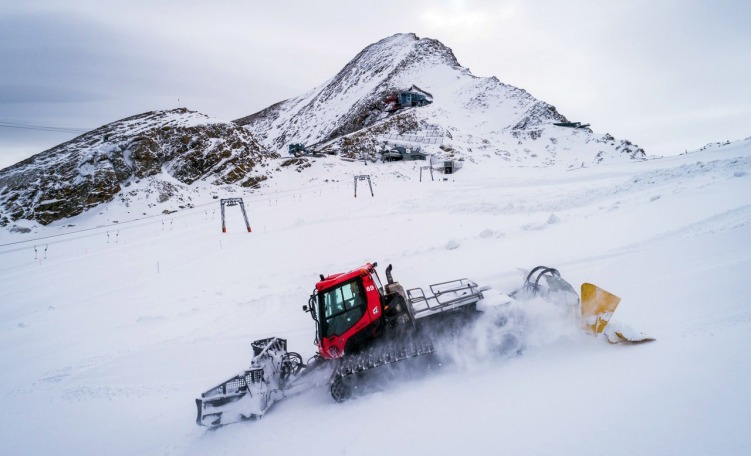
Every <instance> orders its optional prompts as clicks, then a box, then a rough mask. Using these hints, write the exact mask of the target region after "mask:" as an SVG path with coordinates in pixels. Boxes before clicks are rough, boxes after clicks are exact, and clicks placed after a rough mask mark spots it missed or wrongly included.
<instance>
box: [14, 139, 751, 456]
mask: <svg viewBox="0 0 751 456" xmlns="http://www.w3.org/2000/svg"><path fill="white" fill-rule="evenodd" d="M326 160H332V159H330V158H326V159H320V160H318V161H317V162H316V163H315V164H314V166H313V168H312V169H310V170H307V171H305V172H303V173H299V174H298V173H294V172H290V173H286V174H285V175H281V176H279V177H278V178H277V177H275V178H274V179H273V180H272V181H274V182H272V183H273V185H272V186H271V187H270V188H269V189H268V190H266V191H265V192H264V193H263V194H259V193H255V194H251V193H248V194H245V202H246V207H247V208H248V215H249V218H250V223H251V226H252V227H253V232H252V233H250V234H249V233H247V232H245V227H244V222H243V220H242V216H241V215H240V211H239V209H237V208H235V207H231V208H228V209H227V226H228V232H227V233H226V234H223V233H221V222H220V220H219V207H218V206H219V204H218V202H216V201H213V200H211V199H210V197H209V196H208V192H207V194H206V195H207V196H206V201H201V202H199V204H198V205H197V207H196V208H195V209H192V210H185V211H180V212H177V213H175V214H169V215H164V216H161V217H153V218H148V219H144V220H140V221H137V222H132V223H124V222H125V221H126V220H128V216H129V214H128V213H127V211H130V212H131V213H133V214H140V213H142V212H148V210H149V209H148V208H146V207H145V206H144V208H143V210H141V209H139V208H138V207H137V205H138V203H137V202H134V203H131V207H129V208H125V207H122V206H118V205H116V204H113V205H110V206H109V207H108V208H107V209H106V210H103V211H100V212H102V215H99V213H98V212H95V213H90V214H83V215H81V216H79V217H77V218H75V219H72V220H69V221H66V222H65V223H60V224H53V225H51V226H48V227H45V228H35V232H32V233H29V234H26V235H23V234H18V233H8V232H3V233H0V244H1V245H0V290H2V291H3V293H2V295H3V298H2V300H1V302H0V395H2V397H3V407H4V412H3V413H2V414H0V453H1V454H14V455H15V454H19V455H23V454H43V453H52V454H77V455H88V454H91V455H95V454H113V455H114V454H118V455H119V454H124V455H125V454H181V455H182V454H185V455H192V454H196V455H198V454H201V455H205V454H230V453H238V452H247V451H251V450H252V451H253V452H254V453H258V454H280V453H285V454H286V453H290V452H293V453H294V452H300V451H304V452H305V453H306V454H358V455H368V454H383V453H384V452H391V453H395V454H409V453H414V454H425V453H432V454H456V453H461V454H498V453H500V452H509V453H516V454H562V453H563V454H569V453H577V454H593V455H597V454H602V453H604V452H607V453H608V454H611V455H612V454H615V455H620V454H623V455H628V454H636V453H640V454H681V455H685V454H697V455H704V454H746V453H747V452H749V450H751V441H750V440H749V438H748V436H747V432H746V430H745V427H746V423H747V419H746V418H745V417H746V416H747V410H748V408H749V406H751V390H750V389H749V387H748V386H747V384H748V382H747V381H746V379H747V377H748V376H749V374H751V363H750V362H749V361H750V358H749V355H748V354H747V347H748V342H749V337H748V335H749V334H750V332H749V330H750V329H751V328H750V326H751V309H749V302H751V292H749V287H748V286H747V283H748V270H749V267H751V242H750V241H751V197H749V195H751V180H749V175H750V174H749V171H751V144H750V143H749V142H748V141H745V142H740V143H738V144H732V145H731V146H726V147H724V148H721V149H719V150H710V151H703V152H697V153H694V154H688V155H683V156H679V157H673V158H665V159H660V160H652V161H648V162H644V163H633V164H619V165H610V166H601V167H593V168H583V169H576V170H571V171H563V170H560V169H544V168H495V167H493V166H492V161H491V160H488V161H487V162H481V163H479V164H475V165H471V164H467V165H465V167H464V169H462V170H461V171H460V172H459V173H457V174H455V175H453V176H447V178H448V180H446V181H443V180H436V181H433V182H431V181H429V180H428V181H425V179H424V178H425V176H423V179H424V181H423V182H422V183H420V182H417V176H418V173H417V171H416V170H417V169H419V168H415V167H416V166H418V165H419V164H412V163H394V164H374V165H372V164H371V165H368V166H367V167H366V166H364V165H363V164H362V163H345V162H340V161H326ZM333 160H336V159H333ZM362 173H368V174H371V176H372V178H373V183H374V192H375V197H371V196H370V194H369V192H368V190H367V183H366V185H365V186H364V187H363V186H362V182H360V183H358V196H357V198H353V195H352V190H353V188H352V175H353V174H362ZM436 177H437V179H442V178H443V177H444V176H442V175H440V174H438V175H436ZM311 179H312V180H311ZM326 179H329V182H325V180H326ZM428 179H429V178H428ZM332 180H336V181H337V182H331V181H332ZM271 192H277V193H275V194H273V195H272V193H271ZM227 196H237V194H236V193H235V194H231V195H230V194H228V195H227ZM212 201H213V203H212ZM204 203H205V204H206V205H205V206H204V205H202V204H204ZM107 220H109V221H110V222H109V223H108V222H107ZM112 220H119V221H120V223H118V224H117V225H113V224H111V221H112ZM68 224H73V225H75V226H74V227H65V226H64V225H68ZM99 225H104V226H102V227H100V228H97V226H99ZM83 229H90V230H89V231H81V230H83ZM117 231H119V233H118V234H117V235H116V237H117V239H116V240H115V239H114V237H115V233H116V232H117ZM107 232H109V234H110V235H109V243H108V242H107V240H108V236H107ZM66 233H69V234H66ZM56 234H61V236H57V237H54V238H47V239H44V240H41V239H39V238H40V237H42V236H49V235H56ZM25 238H34V239H37V240H31V239H30V240H29V241H28V242H26V243H19V244H11V243H13V242H18V241H21V240H23V239H25ZM53 242H54V243H53ZM34 245H36V246H37V248H38V251H37V255H36V256H37V259H34V258H35V253H34V251H33V246H34ZM42 245H47V246H48V250H47V252H46V258H43V257H44V254H43V253H42V252H41V246H42ZM366 261H378V263H379V265H380V267H379V269H380V270H381V271H382V270H383V268H385V266H387V265H388V264H389V263H392V264H393V265H394V277H395V278H396V279H397V280H399V281H400V282H401V283H402V284H403V285H405V286H406V287H408V288H410V287H416V286H421V287H427V285H429V284H431V283H435V282H440V281H444V280H450V279H456V278H462V277H468V278H470V279H472V280H475V281H476V282H478V283H480V284H481V285H489V286H492V287H493V288H494V289H495V290H496V291H494V292H491V293H489V294H488V296H489V297H488V299H490V300H492V299H494V297H497V296H498V295H497V294H498V293H502V292H508V291H511V290H513V289H514V288H515V287H516V286H518V285H519V283H520V280H521V277H522V275H521V273H520V272H519V271H518V270H517V268H531V267H533V266H535V265H537V264H546V265H550V266H555V267H557V268H558V269H559V270H560V271H561V272H562V274H563V276H564V277H565V278H566V279H567V280H569V281H570V282H571V283H572V284H573V285H574V286H575V287H576V286H578V285H579V284H581V283H582V282H585V281H591V282H593V283H596V284H598V285H600V286H602V287H603V288H605V289H607V290H609V291H611V292H613V293H615V294H617V295H618V296H620V297H621V298H622V302H621V305H620V307H619V308H618V310H617V311H616V313H615V315H614V317H613V320H612V321H613V323H614V324H623V325H627V326H630V327H633V328H634V329H636V330H640V331H644V332H646V333H648V334H650V335H652V336H654V337H656V338H657V341H656V342H653V343H649V344H643V345H637V346H612V345H609V344H607V343H605V342H604V341H602V340H596V339H594V338H591V337H589V336H586V335H582V334H581V333H579V332H577V331H572V330H571V328H570V327H568V326H566V325H564V324H562V320H561V318H559V317H558V316H556V315H555V312H554V311H552V310H551V309H546V308H545V307H544V306H537V307H530V308H529V309H525V318H526V323H525V324H527V325H528V328H529V329H528V330H527V332H526V333H525V335H526V341H527V345H526V349H525V350H524V351H523V353H522V354H521V355H519V356H504V357H487V358H484V357H481V356H472V355H473V354H472V353H468V354H467V353H465V354H464V355H466V356H462V355H463V354H462V353H455V358H456V359H457V360H458V362H455V363H453V364H452V365H448V366H446V368H445V369H443V370H442V371H440V372H437V373H434V374H432V375H428V376H425V377H424V378H419V379H409V380H404V381H397V382H394V383H392V384H388V385H384V386H383V390H382V391H377V392H374V393H372V394H369V395H366V396H362V397H359V398H357V399H355V400H352V401H350V402H347V403H345V404H336V403H334V402H333V401H332V400H331V399H330V397H329V396H328V392H327V391H325V390H315V391H311V392H310V393H308V394H305V395H302V396H299V397H295V398H291V399H289V400H285V401H282V402H280V403H278V404H276V405H275V406H274V407H273V408H272V409H271V411H270V412H269V413H268V415H267V416H266V417H264V419H262V420H260V421H257V422H248V423H240V424H237V425H232V426H227V427H225V428H222V429H220V430H218V431H214V432H207V431H205V430H204V429H203V428H199V427H198V426H196V425H195V424H194V423H193V420H194V417H195V405H194V403H193V400H194V398H195V397H196V396H197V395H198V394H200V392H202V391H204V390H206V389H208V388H209V387H211V386H213V385H214V384H216V383H219V382H220V381H223V380H225V379H226V378H228V377H230V376H231V375H234V374H235V373H237V372H239V371H241V370H242V369H243V368H245V367H246V366H247V364H248V363H249V361H250V355H251V350H250V342H251V341H252V340H255V339H259V338H263V337H268V336H272V335H273V336H280V337H286V338H287V339H288V341H289V342H288V344H289V348H290V349H291V350H293V351H298V352H300V353H301V354H302V355H303V357H304V358H307V357H308V356H311V355H312V354H313V353H314V350H315V346H314V345H313V337H314V333H315V330H314V326H313V322H312V320H311V319H310V317H309V315H307V314H305V313H303V312H302V311H301V306H302V305H304V304H306V303H307V299H308V296H309V295H310V292H311V291H312V289H313V286H314V284H315V282H316V280H317V277H318V274H319V273H323V274H329V273H334V272H341V271H346V270H349V269H352V268H355V267H358V266H360V265H362V264H363V263H364V262H366ZM494 293H495V294H494ZM564 320H565V319H564ZM481 329H482V328H481ZM479 334H482V331H480V333H479ZM482 342H483V340H482V338H481V337H480V338H479V339H478V344H477V349H476V351H478V352H482V351H483V350H484V348H483V346H482Z"/></svg>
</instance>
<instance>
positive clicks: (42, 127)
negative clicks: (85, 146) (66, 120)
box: [0, 121, 90, 133]
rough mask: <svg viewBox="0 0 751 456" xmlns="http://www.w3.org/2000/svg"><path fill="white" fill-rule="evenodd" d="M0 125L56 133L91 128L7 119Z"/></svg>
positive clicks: (82, 130)
mask: <svg viewBox="0 0 751 456" xmlns="http://www.w3.org/2000/svg"><path fill="white" fill-rule="evenodd" d="M0 127H4V128H19V129H23V130H37V131H51V132H56V133H86V132H87V131H90V129H83V128H67V127H53V126H50V125H34V124H22V123H16V122H6V121H0Z"/></svg>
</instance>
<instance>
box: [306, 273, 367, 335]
mask: <svg viewBox="0 0 751 456" xmlns="http://www.w3.org/2000/svg"><path fill="white" fill-rule="evenodd" d="M364 296H365V293H364V292H363V290H362V284H361V283H360V281H359V280H357V279H356V280H353V281H351V282H347V283H344V284H342V285H340V286H339V287H337V288H332V289H330V290H327V291H325V292H323V293H320V294H319V295H318V302H319V305H320V306H321V315H323V318H322V319H321V333H322V334H323V337H331V336H334V335H336V336H340V335H342V334H343V333H344V332H345V331H347V330H348V329H349V328H351V327H352V326H353V325H354V324H355V323H357V322H358V321H359V320H360V318H361V317H362V316H363V314H364V313H365V298H364Z"/></svg>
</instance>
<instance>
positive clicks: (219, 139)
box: [0, 108, 275, 226]
mask: <svg viewBox="0 0 751 456" xmlns="http://www.w3.org/2000/svg"><path fill="white" fill-rule="evenodd" d="M274 157H275V155H274V154H268V153H266V152H265V151H263V150H262V148H261V147H260V146H259V145H258V144H257V143H256V142H255V140H254V139H253V137H252V136H251V135H250V133H249V132H248V131H247V130H245V129H242V128H239V127H237V126H236V125H235V124H233V123H231V122H223V121H218V120H216V119H212V118H210V117H208V116H205V115H203V114H200V113H197V112H193V111H188V110H187V109H184V108H183V109H173V110H170V111H155V112H147V113H144V114H140V115H137V116H133V117H129V118H127V119H122V120H119V121H117V122H113V123H110V124H108V125H105V126H102V127H100V128H97V129H96V130H93V131H90V132H89V133H86V134H84V135H81V136H79V137H77V138H75V139H73V140H71V141H68V142H66V143H64V144H61V145H59V146H56V147H54V148H52V149H50V150H47V151H45V152H42V153H39V154H37V155H34V156H33V157H30V158H28V159H26V160H24V161H22V162H20V163H17V164H15V165H13V166H11V167H8V168H5V169H3V170H0V226H7V225H9V224H10V223H11V222H14V221H16V220H19V219H21V220H24V219H25V220H35V221H37V222H39V223H42V224H48V223H51V222H53V221H55V220H60V219H63V218H68V217H72V216H75V215H78V214H80V213H82V212H84V211H86V210H89V209H91V208H94V207H97V206H99V205H101V204H103V203H107V202H109V201H112V200H113V199H115V198H116V197H118V200H119V201H120V202H123V203H125V204H128V202H129V200H130V199H131V198H132V197H134V196H136V195H152V196H153V198H152V199H153V203H154V205H156V204H157V203H168V202H169V204H164V205H162V207H161V208H160V209H159V210H167V211H169V210H174V209H176V208H178V207H185V206H186V205H188V206H189V205H190V204H191V203H190V199H191V195H190V193H191V190H193V188H191V184H194V183H196V182H197V181H206V182H209V183H212V184H214V185H226V184H236V185H238V186H243V187H253V186H257V185H258V183H259V182H262V181H263V180H265V179H267V177H268V176H267V174H266V173H265V172H264V171H263V170H262V167H263V166H265V161H266V160H267V159H269V158H274ZM152 212H155V211H152Z"/></svg>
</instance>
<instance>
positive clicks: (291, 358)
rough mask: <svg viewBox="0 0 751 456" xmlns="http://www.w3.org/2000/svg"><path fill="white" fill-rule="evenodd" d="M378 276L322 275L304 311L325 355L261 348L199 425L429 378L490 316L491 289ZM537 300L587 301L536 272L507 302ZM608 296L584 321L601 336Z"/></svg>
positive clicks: (543, 270) (220, 390)
mask: <svg viewBox="0 0 751 456" xmlns="http://www.w3.org/2000/svg"><path fill="white" fill-rule="evenodd" d="M376 267H377V263H373V264H371V263H367V264H365V265H364V266H363V267H361V268H358V269H355V270H353V271H350V272H347V273H340V274H333V275H330V276H328V277H324V276H323V275H321V276H320V281H319V282H318V283H316V286H315V290H314V292H313V294H312V295H311V296H310V299H309V301H308V305H306V306H303V310H304V311H306V312H308V313H310V315H311V317H312V318H313V320H314V321H315V323H316V338H315V343H316V345H317V346H318V353H317V354H316V355H314V356H313V357H312V358H311V359H310V360H308V361H307V363H303V359H302V357H301V356H300V355H299V354H298V353H295V352H289V351H287V341H286V340H285V339H281V338H277V337H271V338H267V339H261V340H257V341H255V342H253V343H252V344H251V345H252V348H253V354H254V357H253V359H252V360H251V363H250V367H249V368H247V369H246V370H245V371H243V372H242V373H240V374H239V375H236V376H235V377H232V378H230V379H229V380H227V381H225V382H223V383H221V384H219V385H218V386H216V387H214V388H212V389H210V390H208V391H206V392H204V393H203V394H201V397H200V398H198V399H196V405H197V411H198V415H197V418H196V422H197V423H198V424H199V425H203V426H208V427H217V426H221V425H224V424H229V423H233V422H237V421H242V420H248V419H256V418H260V417H261V416H263V415H264V414H265V413H266V411H267V410H268V408H269V407H270V406H271V405H272V404H273V403H274V402H276V401H278V400H280V399H282V398H285V397H289V396H292V395H295V394H298V393H301V392H304V391H307V390H309V389H311V388H314V387H317V386H323V385H328V387H329V389H330V393H331V396H332V397H333V398H334V400H336V401H337V402H342V401H344V400H346V399H348V398H349V397H351V396H352V394H353V393H355V392H356V391H357V390H358V389H359V388H360V387H362V386H364V385H366V384H367V382H366V380H367V379H368V378H369V377H370V376H371V374H373V375H377V374H378V372H388V371H389V370H388V369H384V367H385V366H389V365H399V366H404V368H405V369H406V370H409V369H410V368H412V369H414V370H424V369H425V368H426V367H428V368H429V367H431V366H435V365H440V364H441V361H440V359H437V355H440V353H439V350H437V348H436V347H440V346H441V345H440V344H439V343H438V342H442V341H445V340H446V338H447V337H448V338H450V336H452V335H454V336H456V335H457V334H460V331H461V330H462V328H464V327H466V326H467V324H468V323H470V322H472V321H473V320H475V319H476V318H477V317H478V316H480V315H482V314H483V313H484V312H483V311H481V310H480V309H478V306H477V304H478V302H480V301H481V300H482V299H483V291H485V290H487V288H481V287H479V286H478V285H477V284H476V283H475V282H473V281H471V280H468V279H458V280H452V281H448V282H442V283H437V284H434V285H430V286H429V289H430V293H429V294H426V293H425V292H424V291H423V289H422V288H412V289H408V290H405V289H404V288H403V287H402V286H401V285H400V284H399V283H398V282H395V281H394V280H393V278H392V276H391V269H392V267H391V265H389V266H388V267H387V268H386V279H387V283H386V284H385V285H384V284H382V282H381V280H380V278H379V276H378V273H377V271H376ZM585 285H588V284H585ZM597 290H599V289H597ZM599 291H602V290H599ZM603 293H606V292H604V291H603ZM533 295H534V296H540V297H542V298H543V299H550V300H554V301H555V302H557V303H561V304H562V305H565V306H568V307H570V308H571V309H575V310H577V311H578V310H579V296H578V295H577V294H576V292H575V291H574V289H573V288H572V287H571V285H570V284H569V283H568V282H566V281H565V280H563V279H562V278H561V276H560V274H559V273H558V271H557V270H555V269H553V268H547V267H543V266H540V267H537V268H534V269H533V270H532V271H531V272H530V273H529V274H528V275H527V276H526V280H525V281H524V284H523V285H522V287H521V288H519V289H518V290H516V291H514V292H512V293H510V294H508V297H509V299H511V300H515V299H526V297H529V296H533ZM607 296H611V297H612V298H608V297H607ZM607 296H606V295H604V294H598V293H595V294H591V293H590V294H588V295H587V300H588V301H589V302H587V303H585V304H586V305H582V306H581V308H582V309H583V310H582V321H588V320H587V319H591V318H592V317H594V318H596V321H595V323H594V326H593V329H595V328H597V329H598V330H599V331H598V332H601V331H602V327H604V325H605V324H607V319H608V318H609V316H610V315H611V314H612V311H613V310H614V309H615V305H617V304H618V298H617V297H615V296H613V295H610V294H607ZM613 298H614V299H613ZM596 300H599V301H597V302H595V301H596ZM584 309H586V310H584ZM585 311H586V312H587V315H585V314H584V313H585ZM505 321H506V319H505V317H503V316H502V315H501V318H498V317H497V316H496V317H495V319H494V322H495V323H496V324H497V325H498V326H499V327H502V326H503V325H504V322H505ZM603 321H604V323H603ZM587 324H589V322H588V323H587ZM598 325H600V327H598ZM621 337H622V338H624V339H625V337H623V336H621ZM455 339H461V336H459V337H458V338H455ZM501 340H502V343H501V344H500V345H501V346H499V347H498V348H499V350H504V351H512V352H513V351H520V350H521V349H522V348H523V343H522V342H521V341H520V340H519V339H517V338H516V336H515V335H514V334H513V333H511V332H509V333H507V334H504V337H503V338H502V339H501ZM630 341H637V340H630ZM397 363H398V364H397ZM418 366H419V368H417V367H418Z"/></svg>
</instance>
